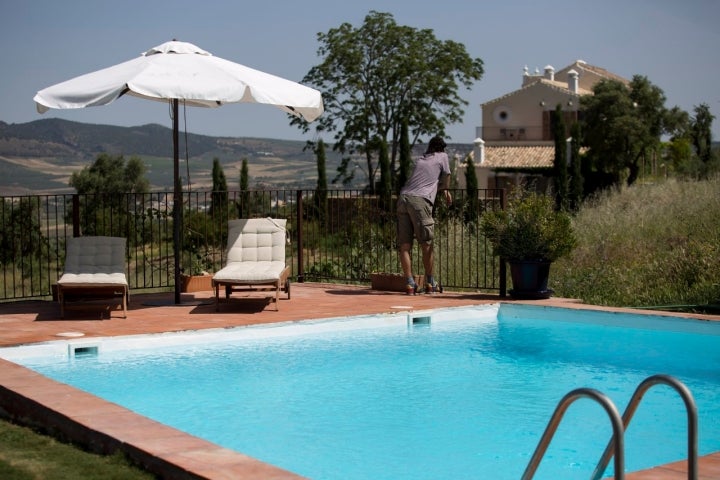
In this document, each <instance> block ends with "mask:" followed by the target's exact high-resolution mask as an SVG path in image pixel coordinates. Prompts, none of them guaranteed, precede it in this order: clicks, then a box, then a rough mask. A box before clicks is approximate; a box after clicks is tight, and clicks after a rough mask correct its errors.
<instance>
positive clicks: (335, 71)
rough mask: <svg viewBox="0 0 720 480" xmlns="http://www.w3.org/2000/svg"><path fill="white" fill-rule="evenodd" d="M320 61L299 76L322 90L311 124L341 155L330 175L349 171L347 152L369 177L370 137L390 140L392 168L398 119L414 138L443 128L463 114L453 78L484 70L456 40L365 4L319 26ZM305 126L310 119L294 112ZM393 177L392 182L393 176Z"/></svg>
mask: <svg viewBox="0 0 720 480" xmlns="http://www.w3.org/2000/svg"><path fill="white" fill-rule="evenodd" d="M318 41H319V42H320V44H321V46H320V47H319V49H318V55H319V57H321V58H322V63H320V64H319V65H316V66H314V67H312V68H311V69H310V71H309V72H308V74H307V75H305V77H304V78H303V83H306V84H308V85H312V86H314V87H316V88H318V89H319V90H321V91H322V92H323V102H324V106H325V113H324V115H323V116H322V117H320V119H318V120H317V121H315V122H314V123H313V124H312V127H313V128H315V130H316V132H318V133H319V132H332V133H334V140H335V142H334V144H333V149H334V150H335V151H338V152H340V153H341V154H342V155H343V160H342V162H341V165H340V167H339V168H338V175H337V176H336V177H335V179H334V180H333V182H335V181H338V180H342V181H343V182H344V183H347V182H348V181H349V179H351V178H352V173H353V167H354V165H355V161H356V160H354V159H353V156H355V157H356V156H357V155H363V156H364V157H365V162H366V167H367V168H366V171H367V172H368V173H369V174H370V175H369V177H370V179H371V181H370V185H369V187H370V190H371V191H372V192H374V185H373V182H372V179H373V178H374V176H373V173H374V172H375V171H376V170H377V168H378V167H377V163H378V162H379V161H380V159H378V158H375V156H374V155H373V154H374V153H375V151H376V149H375V148H373V146H374V145H375V144H374V142H375V139H376V138H380V139H383V140H384V141H385V142H386V143H387V145H388V146H389V151H390V166H391V171H393V172H394V171H395V165H396V159H397V156H398V150H399V145H400V137H401V129H402V122H403V121H407V122H408V125H409V128H410V131H411V132H412V138H413V140H412V141H411V143H412V144H415V143H416V142H417V140H418V138H420V137H421V136H424V135H444V130H445V125H449V124H453V123H457V122H458V121H460V119H461V118H462V115H463V114H464V111H463V107H464V106H465V105H467V101H465V100H463V99H462V98H461V97H460V96H459V94H458V89H459V87H460V85H462V86H464V87H466V88H470V87H471V86H472V85H473V83H474V82H476V81H478V80H480V78H481V77H482V74H483V62H482V60H481V59H479V58H471V57H470V56H469V55H468V53H467V52H466V50H465V47H464V46H463V45H462V44H459V43H457V42H453V41H450V40H446V41H441V40H439V39H438V38H437V37H435V34H434V33H433V31H432V30H429V29H422V30H420V29H416V28H412V27H409V26H402V25H398V24H397V23H396V22H395V20H394V18H393V16H392V15H391V14H389V13H381V12H377V11H370V13H369V14H368V15H367V16H366V17H365V20H364V22H363V24H362V25H361V26H360V27H357V28H356V27H353V26H352V25H350V24H349V23H343V24H342V25H340V26H339V27H337V28H333V29H330V30H329V31H328V32H327V33H319V34H318ZM291 123H292V124H294V125H297V126H299V127H300V128H301V129H303V130H304V131H305V132H307V131H309V130H310V128H311V125H310V124H308V123H306V122H303V121H302V120H301V119H297V118H294V119H292V120H291ZM394 183H399V182H394Z"/></svg>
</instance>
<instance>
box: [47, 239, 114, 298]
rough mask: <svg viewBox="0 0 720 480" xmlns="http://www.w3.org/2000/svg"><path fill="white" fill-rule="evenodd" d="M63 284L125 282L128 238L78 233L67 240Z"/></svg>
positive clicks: (98, 284) (83, 284)
mask: <svg viewBox="0 0 720 480" xmlns="http://www.w3.org/2000/svg"><path fill="white" fill-rule="evenodd" d="M58 284H60V285H62V286H73V287H75V286H78V287H80V286H103V285H125V286H127V284H128V283H127V279H126V277H125V238H121V237H103V236H91V237H75V238H68V240H67V254H66V256H65V271H64V273H63V275H62V277H60V279H59V280H58Z"/></svg>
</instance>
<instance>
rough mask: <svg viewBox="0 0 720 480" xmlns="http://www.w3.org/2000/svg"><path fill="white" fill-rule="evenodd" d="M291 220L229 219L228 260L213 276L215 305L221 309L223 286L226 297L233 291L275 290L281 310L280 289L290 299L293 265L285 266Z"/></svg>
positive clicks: (276, 306) (276, 307) (276, 300)
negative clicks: (288, 227) (287, 233)
mask: <svg viewBox="0 0 720 480" xmlns="http://www.w3.org/2000/svg"><path fill="white" fill-rule="evenodd" d="M286 223H287V220H285V219H274V218H251V219H247V218H245V219H239V220H230V221H229V222H228V243H227V261H226V264H225V266H224V267H223V268H222V269H221V270H219V271H218V272H216V273H215V275H214V276H213V288H214V289H215V308H216V310H219V309H220V287H225V298H226V299H229V297H230V295H231V294H232V292H236V291H242V290H246V291H255V290H274V291H275V298H274V302H275V309H276V310H278V309H279V308H278V298H279V296H280V290H284V291H285V293H287V298H288V299H289V298H290V280H289V278H288V277H289V275H290V267H289V266H287V265H285V245H286V229H285V226H286Z"/></svg>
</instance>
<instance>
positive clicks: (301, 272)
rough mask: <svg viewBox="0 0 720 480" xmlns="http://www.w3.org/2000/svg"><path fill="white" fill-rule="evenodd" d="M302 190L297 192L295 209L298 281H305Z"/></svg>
mask: <svg viewBox="0 0 720 480" xmlns="http://www.w3.org/2000/svg"><path fill="white" fill-rule="evenodd" d="M302 197H303V194H302V190H298V191H297V193H296V202H295V205H296V206H297V208H296V211H295V219H296V222H295V223H296V224H297V228H296V230H297V234H296V237H295V240H296V242H297V252H298V274H297V281H298V283H303V282H305V259H304V258H303V235H302V232H303V214H302V212H303V203H302Z"/></svg>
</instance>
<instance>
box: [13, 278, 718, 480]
mask: <svg viewBox="0 0 720 480" xmlns="http://www.w3.org/2000/svg"><path fill="white" fill-rule="evenodd" d="M211 295H212V294H211V292H201V293H197V294H194V295H183V304H182V305H179V306H178V305H173V304H172V299H173V294H172V293H165V294H148V295H144V294H143V295H140V294H135V295H133V294H131V296H130V305H129V310H128V317H127V318H122V312H119V311H112V312H107V311H106V310H105V309H104V308H103V307H102V306H101V305H97V306H95V308H90V309H87V310H83V311H77V312H75V311H68V312H66V319H65V320H61V319H59V314H60V308H59V306H58V305H57V303H54V302H50V301H24V302H17V303H5V304H0V346H11V345H19V344H27V343H36V342H44V341H51V340H59V339H62V338H63V334H67V333H82V334H83V335H84V337H85V338H87V337H98V336H114V335H132V334H144V333H160V332H169V331H184V330H199V329H206V328H227V327H234V326H242V325H249V324H258V323H271V322H284V321H298V320H306V319H317V318H333V317H344V316H349V315H362V314H377V313H385V312H397V311H410V310H426V309H433V308H443V307H459V306H468V305H479V304H487V303H498V302H500V301H501V300H502V301H508V300H507V299H501V298H500V297H498V296H497V295H487V294H476V293H451V292H446V293H443V294H437V295H432V296H430V295H418V296H412V297H411V296H406V295H403V294H399V293H391V292H378V291H374V290H370V289H369V288H367V287H356V286H345V285H324V284H315V283H311V284H292V286H291V296H292V299H291V300H287V298H286V297H285V296H284V295H281V298H280V301H279V305H278V306H279V311H274V310H273V308H274V305H272V304H271V305H269V306H267V305H266V301H265V300H263V299H260V298H257V294H250V296H252V298H241V297H242V295H238V294H234V295H233V298H232V299H231V303H229V304H227V303H221V305H220V311H219V312H216V311H215V305H214V304H213V303H212V301H211ZM533 303H534V304H544V305H557V306H566V307H578V308H596V307H590V306H586V305H580V304H578V303H577V302H573V301H568V300H563V299H550V300H544V301H539V302H538V301H536V302H533ZM266 307H267V308H266ZM605 310H607V309H605ZM617 310H621V309H617ZM109 313H110V315H109ZM699 317H701V318H709V319H714V320H720V317H708V316H704V317H703V316H699ZM550 414H551V412H548V418H549V416H550ZM0 415H4V416H11V417H13V418H18V419H22V420H23V421H25V422H27V423H30V424H37V425H42V426H43V427H44V428H46V429H48V430H49V431H51V432H55V433H59V434H61V435H63V436H64V437H65V438H68V439H71V440H73V441H76V442H79V443H82V444H85V445H88V446H90V447H91V448H93V449H94V450H96V451H99V452H112V451H114V450H116V449H118V448H124V449H125V451H127V452H129V453H130V455H131V456H132V457H133V458H134V459H136V461H138V462H140V463H141V464H143V465H144V466H145V467H146V468H148V469H149V470H151V471H153V472H155V473H156V474H158V475H160V476H161V478H173V479H185V478H187V479H197V478H208V479H237V478H243V479H258V480H260V479H262V480H270V479H298V478H301V477H299V476H297V475H295V474H293V473H291V472H287V471H285V470H282V469H280V468H277V467H274V466H271V465H267V464H265V463H262V462H259V461H257V460H255V459H253V458H250V457H248V456H245V455H242V454H240V453H237V452H233V451H230V450H227V449H224V448H221V447H218V446H217V445H214V444H212V443H209V442H206V441H204V440H201V439H199V438H196V437H193V436H190V435H187V434H184V433H182V432H179V431H177V430H175V429H173V428H171V427H168V426H165V425H162V424H160V423H158V422H155V421H153V420H149V419H147V418H145V417H142V416H140V415H136V414H134V413H132V412H130V411H129V410H127V409H125V408H123V407H120V406H118V405H115V404H112V403H109V402H105V401H103V400H101V399H99V398H97V397H94V396H92V395H89V394H86V393H84V392H81V391H79V390H76V389H74V388H71V387H69V386H66V385H63V384H60V383H57V382H54V381H52V380H50V379H48V378H45V377H43V376H41V375H38V374H36V373H34V372H32V371H30V370H28V369H25V368H23V367H20V366H18V365H16V364H13V363H10V362H7V361H4V360H0ZM686 471H687V470H686V462H684V461H682V462H677V463H674V464H670V465H664V466H661V467H657V468H654V469H652V470H648V471H645V472H636V473H633V474H628V475H627V476H626V478H627V479H628V480H646V479H650V478H652V479H660V480H665V479H667V480H671V479H672V480H674V479H684V478H687V473H686ZM698 478H699V479H700V480H704V479H711V478H713V479H717V478H720V452H718V453H716V454H713V455H708V456H706V457H703V458H702V459H701V461H700V475H699V477H698Z"/></svg>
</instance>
